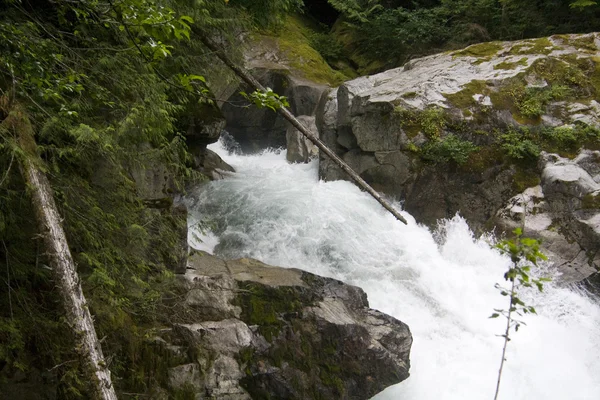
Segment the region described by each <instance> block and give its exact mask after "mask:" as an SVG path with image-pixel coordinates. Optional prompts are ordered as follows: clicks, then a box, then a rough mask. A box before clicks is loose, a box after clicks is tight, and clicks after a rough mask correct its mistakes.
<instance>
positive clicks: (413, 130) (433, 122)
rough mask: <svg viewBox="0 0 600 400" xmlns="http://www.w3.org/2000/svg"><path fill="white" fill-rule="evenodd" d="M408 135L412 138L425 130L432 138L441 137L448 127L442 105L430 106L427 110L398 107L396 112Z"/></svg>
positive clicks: (424, 132) (426, 134)
mask: <svg viewBox="0 0 600 400" xmlns="http://www.w3.org/2000/svg"><path fill="white" fill-rule="evenodd" d="M393 115H394V116H395V117H396V118H398V120H399V123H400V126H401V127H402V130H403V131H404V133H406V135H407V136H408V137H409V138H410V139H412V138H414V137H416V136H417V135H418V134H419V132H423V134H424V135H425V136H427V137H428V138H430V139H433V138H438V137H440V135H441V133H442V131H443V130H444V128H445V127H446V124H447V120H446V113H445V111H444V109H443V108H441V107H435V106H434V107H428V108H426V109H425V110H422V111H420V110H415V109H410V110H409V109H405V108H402V107H396V108H395V109H394V114H393Z"/></svg>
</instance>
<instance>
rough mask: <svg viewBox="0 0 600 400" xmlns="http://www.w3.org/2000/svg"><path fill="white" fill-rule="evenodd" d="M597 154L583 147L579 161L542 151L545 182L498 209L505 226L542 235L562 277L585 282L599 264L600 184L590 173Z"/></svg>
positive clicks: (598, 160)
mask: <svg viewBox="0 0 600 400" xmlns="http://www.w3.org/2000/svg"><path fill="white" fill-rule="evenodd" d="M595 153H596V152H591V151H589V150H582V151H581V152H580V154H579V155H578V156H577V157H576V158H575V159H574V160H569V159H566V158H562V157H560V156H558V155H556V154H547V153H544V154H542V156H541V158H540V168H541V171H542V172H541V177H542V179H541V184H540V185H538V186H535V187H531V188H528V189H526V190H525V191H524V192H523V193H521V194H519V195H517V196H515V197H513V198H511V199H510V200H509V201H508V204H507V205H506V206H505V207H504V208H502V209H501V210H499V211H498V213H497V223H498V224H499V226H500V227H502V228H503V229H505V230H512V229H514V228H517V227H523V228H524V234H525V235H526V236H529V237H534V238H537V239H541V240H542V246H543V252H544V253H545V254H547V255H549V256H550V257H551V259H552V261H553V263H554V265H555V266H556V267H557V268H558V269H559V271H561V272H562V274H563V276H562V281H563V282H578V281H581V280H582V279H584V278H586V277H588V276H590V275H591V274H593V273H594V272H595V271H597V270H599V269H600V252H599V250H600V202H599V199H600V198H599V197H598V194H599V193H600V184H598V183H596V182H595V180H594V177H593V176H592V175H590V173H588V172H587V171H588V170H589V171H591V172H592V173H593V172H594V171H597V170H598V167H600V158H596V157H595ZM583 167H585V169H584V168H583Z"/></svg>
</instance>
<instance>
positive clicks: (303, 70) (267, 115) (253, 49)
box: [217, 16, 347, 152]
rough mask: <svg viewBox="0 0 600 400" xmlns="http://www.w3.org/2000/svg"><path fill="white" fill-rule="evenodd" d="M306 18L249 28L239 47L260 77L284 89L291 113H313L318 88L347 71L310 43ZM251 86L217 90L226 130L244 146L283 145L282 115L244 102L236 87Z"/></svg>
mask: <svg viewBox="0 0 600 400" xmlns="http://www.w3.org/2000/svg"><path fill="white" fill-rule="evenodd" d="M310 24H311V22H310V21H308V20H306V19H303V18H301V17H299V16H289V17H287V20H286V23H285V24H283V25H282V26H281V27H279V28H278V30H277V31H272V32H263V33H262V34H253V35H251V36H250V37H249V38H248V40H247V47H246V48H245V49H244V56H245V64H246V68H248V69H249V70H250V71H251V72H252V74H253V75H254V76H255V77H256V78H257V79H258V80H259V81H260V83H261V84H262V85H263V86H265V87H269V88H271V89H273V91H275V92H276V93H278V94H280V95H284V96H286V97H287V98H288V101H289V103H290V110H291V111H292V112H293V113H294V114H295V115H307V116H312V115H314V113H315V109H316V107H317V104H318V102H319V99H320V96H321V93H322V92H323V91H324V90H325V89H326V88H328V87H329V86H335V85H339V84H340V83H342V82H343V81H344V80H345V79H347V77H346V76H345V75H343V74H342V73H341V72H339V71H335V70H333V69H332V68H331V67H330V66H329V65H328V64H327V62H326V61H325V60H324V59H323V57H322V56H321V54H319V52H318V51H316V50H315V49H314V48H313V47H312V44H311V35H312V34H313V33H314V32H313V30H312V29H311V27H310V26H309V25H310ZM253 91H254V89H253V88H250V87H248V86H247V85H244V84H239V83H238V82H233V83H232V84H230V85H228V86H227V87H223V88H220V89H218V90H217V93H218V96H219V98H221V99H223V100H226V101H225V102H223V103H222V107H221V108H222V110H223V114H224V115H225V117H226V119H227V126H226V128H225V129H226V130H227V131H228V132H229V133H230V134H231V135H232V136H233V137H234V138H235V139H236V140H237V141H238V142H239V143H240V146H241V149H242V150H243V151H245V152H257V151H260V150H263V149H265V148H267V147H275V148H277V147H282V148H285V147H286V130H287V127H288V124H287V122H286V121H285V119H284V118H283V117H281V116H279V114H277V113H275V112H273V111H272V110H270V109H258V108H256V107H244V106H245V105H249V102H248V100H247V99H246V98H244V96H243V95H241V94H240V92H247V93H251V92H253Z"/></svg>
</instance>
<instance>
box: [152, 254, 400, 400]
mask: <svg viewBox="0 0 600 400" xmlns="http://www.w3.org/2000/svg"><path fill="white" fill-rule="evenodd" d="M179 280H180V288H181V292H180V294H181V297H180V298H181V300H180V301H179V302H178V303H177V305H176V307H174V308H173V315H172V317H171V318H172V320H173V324H172V327H171V328H168V329H164V330H162V331H161V332H160V335H159V337H157V338H156V339H154V340H153V346H159V347H160V348H161V350H160V352H162V353H164V354H165V356H164V357H163V360H164V362H163V365H164V366H165V376H166V378H165V379H163V380H162V381H161V382H162V383H161V384H160V385H159V386H160V387H157V388H155V390H156V391H157V392H160V391H165V392H166V393H188V395H189V396H190V397H189V398H227V399H250V398H253V399H269V398H271V399H283V398H285V399H309V398H310V399H333V398H335V399H367V398H370V397H372V396H373V395H375V394H376V393H378V392H380V391H381V390H383V389H384V388H385V387H387V386H389V385H392V384H395V383H398V382H401V381H402V380H404V379H406V378H407V377H408V370H409V366H410V361H409V353H410V347H411V343H412V337H411V334H410V331H409V329H408V327H407V326H406V325H405V324H403V323H402V322H400V321H398V320H396V319H394V318H392V317H390V316H387V315H385V314H383V313H380V312H379V311H376V310H373V309H370V308H369V307H368V302H367V298H366V294H365V293H364V292H363V291H362V290H361V289H359V288H357V287H354V286H350V285H346V284H344V283H342V282H340V281H336V280H334V279H329V278H323V277H319V276H316V275H313V274H310V273H307V272H303V271H300V270H296V269H285V268H277V267H271V266H268V265H265V264H262V263H260V262H258V261H256V260H251V259H241V260H235V261H224V260H221V259H219V258H216V257H213V256H211V255H209V254H207V253H203V252H195V253H194V254H193V255H192V256H191V257H190V259H189V262H188V268H187V271H186V273H185V274H183V275H179ZM181 398H188V397H181Z"/></svg>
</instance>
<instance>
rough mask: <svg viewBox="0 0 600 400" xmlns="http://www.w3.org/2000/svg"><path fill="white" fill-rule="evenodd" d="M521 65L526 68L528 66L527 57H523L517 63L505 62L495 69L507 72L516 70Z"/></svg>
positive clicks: (497, 65) (495, 66)
mask: <svg viewBox="0 0 600 400" xmlns="http://www.w3.org/2000/svg"><path fill="white" fill-rule="evenodd" d="M519 65H521V66H524V67H526V66H527V57H523V58H521V59H520V60H519V61H516V62H510V61H503V62H501V63H500V64H496V65H494V69H505V70H509V69H516V68H517V67H518V66H519Z"/></svg>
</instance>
